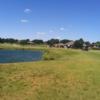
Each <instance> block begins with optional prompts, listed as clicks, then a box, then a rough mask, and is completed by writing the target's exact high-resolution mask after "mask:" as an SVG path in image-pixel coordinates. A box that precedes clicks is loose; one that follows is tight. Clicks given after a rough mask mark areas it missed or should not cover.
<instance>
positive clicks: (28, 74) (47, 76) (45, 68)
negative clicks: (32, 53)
mask: <svg viewBox="0 0 100 100" xmlns="http://www.w3.org/2000/svg"><path fill="white" fill-rule="evenodd" d="M9 47H10V46H9ZM30 48H31V47H30ZM34 48H35V47H34ZM34 48H33V47H32V48H31V49H34ZM36 48H39V47H36ZM39 49H41V50H44V51H45V53H44V56H43V59H44V60H43V61H38V62H26V63H12V64H0V100H100V70H99V69H100V51H92V50H91V51H89V52H86V51H81V50H71V49H69V50H67V49H55V48H51V49H47V48H44V47H41V48H39ZM45 60H46V61H45Z"/></svg>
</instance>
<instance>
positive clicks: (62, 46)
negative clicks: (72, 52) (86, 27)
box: [53, 41, 74, 48]
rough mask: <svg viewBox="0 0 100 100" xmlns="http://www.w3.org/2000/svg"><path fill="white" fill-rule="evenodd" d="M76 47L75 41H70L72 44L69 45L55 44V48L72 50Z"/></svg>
mask: <svg viewBox="0 0 100 100" xmlns="http://www.w3.org/2000/svg"><path fill="white" fill-rule="evenodd" d="M73 45H74V41H70V42H67V43H65V44H64V43H58V44H54V45H53V47H56V48H72V47H73Z"/></svg>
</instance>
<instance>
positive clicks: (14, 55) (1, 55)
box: [0, 50, 42, 63]
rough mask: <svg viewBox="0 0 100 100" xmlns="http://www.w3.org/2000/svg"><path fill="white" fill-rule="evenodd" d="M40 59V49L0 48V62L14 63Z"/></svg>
mask: <svg viewBox="0 0 100 100" xmlns="http://www.w3.org/2000/svg"><path fill="white" fill-rule="evenodd" d="M41 59H42V52H41V51H32V50H0V63H15V62H29V61H39V60H41Z"/></svg>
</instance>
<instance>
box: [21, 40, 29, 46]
mask: <svg viewBox="0 0 100 100" xmlns="http://www.w3.org/2000/svg"><path fill="white" fill-rule="evenodd" d="M29 41H30V40H29V39H26V40H21V41H20V44H21V45H26V44H28V43H29Z"/></svg>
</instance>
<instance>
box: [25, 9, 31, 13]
mask: <svg viewBox="0 0 100 100" xmlns="http://www.w3.org/2000/svg"><path fill="white" fill-rule="evenodd" d="M24 12H25V13H27V14H29V13H31V12H32V10H31V9H28V8H26V9H25V10H24Z"/></svg>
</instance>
